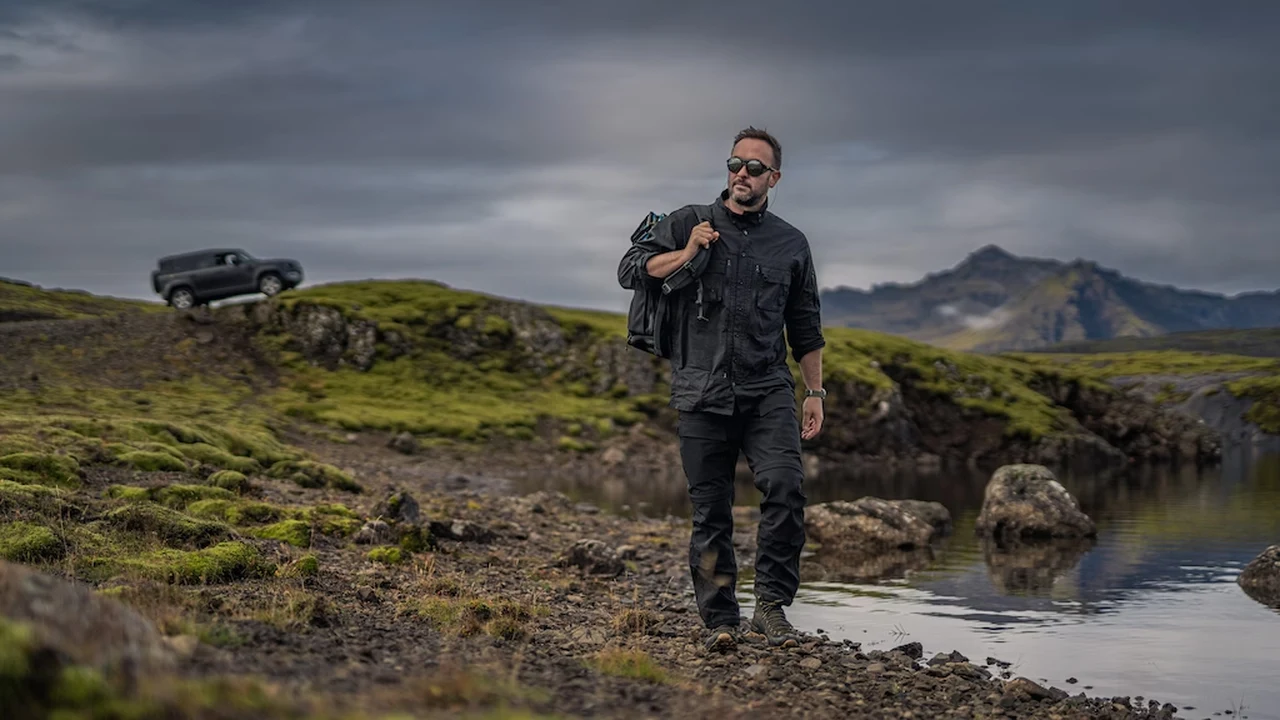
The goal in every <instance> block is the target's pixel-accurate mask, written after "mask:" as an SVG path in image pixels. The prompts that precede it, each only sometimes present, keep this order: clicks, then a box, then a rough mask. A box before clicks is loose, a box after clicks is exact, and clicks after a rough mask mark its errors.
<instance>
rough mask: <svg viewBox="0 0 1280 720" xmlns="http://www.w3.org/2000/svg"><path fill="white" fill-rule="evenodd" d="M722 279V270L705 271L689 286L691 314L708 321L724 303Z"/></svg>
mask: <svg viewBox="0 0 1280 720" xmlns="http://www.w3.org/2000/svg"><path fill="white" fill-rule="evenodd" d="M724 281H725V275H724V273H722V272H715V271H707V272H704V273H703V274H702V277H700V278H698V280H697V281H696V282H695V283H694V284H693V285H692V286H691V287H689V293H688V296H689V302H690V304H691V305H692V314H693V316H694V317H696V318H697V319H698V320H701V321H704V322H705V321H708V320H710V319H711V318H712V316H713V315H714V313H716V312H717V311H718V310H719V309H720V306H721V305H723V304H724Z"/></svg>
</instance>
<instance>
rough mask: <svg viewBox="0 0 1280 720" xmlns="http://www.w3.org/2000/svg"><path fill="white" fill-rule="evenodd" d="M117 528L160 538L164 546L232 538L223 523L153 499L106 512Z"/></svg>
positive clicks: (108, 518)
mask: <svg viewBox="0 0 1280 720" xmlns="http://www.w3.org/2000/svg"><path fill="white" fill-rule="evenodd" d="M103 519H104V521H105V522H106V524H107V525H108V526H110V527H112V528H115V529H116V530H119V531H123V532H130V533H137V534H141V535H145V536H148V537H154V538H157V539H159V540H160V541H161V542H163V543H164V544H166V545H192V546H195V547H204V546H206V545H210V544H212V543H215V542H219V541H222V540H226V539H229V538H230V537H232V534H233V532H232V530H231V528H230V527H229V526H227V525H226V524H224V523H219V522H212V521H209V520H199V519H196V518H193V517H190V516H188V515H184V514H183V513H180V512H178V511H176V510H173V509H170V508H167V507H164V506H163V505H157V504H155V503H153V502H133V503H130V504H128V505H124V506H121V507H119V508H116V509H114V510H111V511H109V512H108V513H107V514H106V515H105V517H104V518H103Z"/></svg>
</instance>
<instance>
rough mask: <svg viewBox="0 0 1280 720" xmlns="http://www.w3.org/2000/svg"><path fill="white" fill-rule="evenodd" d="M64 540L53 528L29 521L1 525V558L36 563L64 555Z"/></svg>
mask: <svg viewBox="0 0 1280 720" xmlns="http://www.w3.org/2000/svg"><path fill="white" fill-rule="evenodd" d="M63 547H64V546H63V542H62V540H60V539H59V538H58V536H57V534H56V533H54V531H53V530H51V529H49V528H47V527H45V526H44V525H36V524H33V523H29V522H21V521H19V522H7V523H4V524H3V525H0V558H4V559H5V560H12V561H15V562H26V563H35V562H42V561H45V560H54V559H57V558H60V557H62V555H63Z"/></svg>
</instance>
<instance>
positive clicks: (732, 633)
mask: <svg viewBox="0 0 1280 720" xmlns="http://www.w3.org/2000/svg"><path fill="white" fill-rule="evenodd" d="M737 646H738V628H736V627H734V626H732V625H719V626H717V627H715V628H714V629H712V630H709V631H708V632H707V639H706V641H705V642H704V643H703V647H705V648H706V650H707V652H729V651H730V650H733V649H734V648H736V647H737Z"/></svg>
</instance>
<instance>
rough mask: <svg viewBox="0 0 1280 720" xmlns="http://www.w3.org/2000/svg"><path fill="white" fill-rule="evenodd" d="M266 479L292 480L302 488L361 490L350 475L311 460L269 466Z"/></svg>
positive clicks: (287, 461)
mask: <svg viewBox="0 0 1280 720" xmlns="http://www.w3.org/2000/svg"><path fill="white" fill-rule="evenodd" d="M267 476H268V477H273V478H280V479H282V480H292V481H293V482H295V483H297V484H298V485H300V486H301V487H304V488H323V487H328V488H333V489H335V490H346V491H348V492H360V491H361V490H362V489H363V488H361V487H360V484H359V483H357V482H356V481H355V478H353V477H351V475H349V474H347V473H345V472H343V471H341V470H339V469H338V468H336V467H334V466H332V465H329V464H327V463H321V462H315V461H312V460H285V461H281V462H278V463H276V464H274V465H272V466H271V469H269V470H268V471H267Z"/></svg>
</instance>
